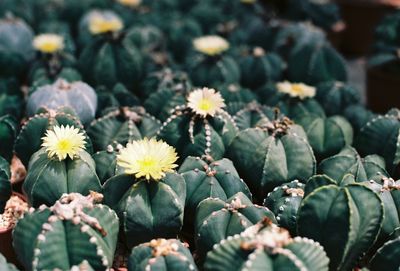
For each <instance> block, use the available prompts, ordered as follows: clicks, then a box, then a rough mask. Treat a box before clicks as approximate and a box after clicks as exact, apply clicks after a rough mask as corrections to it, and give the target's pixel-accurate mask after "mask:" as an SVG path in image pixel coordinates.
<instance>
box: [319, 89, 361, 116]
mask: <svg viewBox="0 0 400 271" xmlns="http://www.w3.org/2000/svg"><path fill="white" fill-rule="evenodd" d="M315 98H316V99H317V101H318V102H319V103H320V104H321V106H322V107H323V108H324V110H325V113H326V114H327V115H328V116H332V115H339V114H343V112H344V111H345V109H346V108H347V107H349V106H350V105H354V104H358V103H360V94H359V92H358V91H357V89H355V88H353V87H352V86H350V85H348V84H346V83H342V82H335V81H328V82H324V83H321V84H318V86H317V94H316V97H315Z"/></svg>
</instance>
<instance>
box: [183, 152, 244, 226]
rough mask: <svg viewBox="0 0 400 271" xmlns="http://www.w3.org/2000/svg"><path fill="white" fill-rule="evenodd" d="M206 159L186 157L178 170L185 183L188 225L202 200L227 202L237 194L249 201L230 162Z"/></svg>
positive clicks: (242, 183) (241, 182)
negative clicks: (243, 195) (216, 199)
mask: <svg viewBox="0 0 400 271" xmlns="http://www.w3.org/2000/svg"><path fill="white" fill-rule="evenodd" d="M208 158H209V159H207V158H205V159H201V158H200V157H188V158H186V159H185V161H184V162H183V164H182V165H181V167H180V168H179V173H180V174H182V176H183V178H184V179H185V182H186V203H185V212H186V215H185V219H186V220H187V221H188V223H189V224H192V223H193V222H194V221H193V220H194V217H195V212H196V208H197V206H198V205H199V203H200V202H201V201H202V200H204V199H207V198H219V199H221V200H227V199H228V198H230V197H232V196H233V195H235V194H236V193H238V192H242V193H244V194H245V195H246V196H247V197H248V198H250V199H251V193H250V191H249V189H248V187H247V185H246V184H245V183H244V182H243V180H242V179H241V178H240V177H239V175H238V173H237V171H236V169H235V167H234V166H233V164H232V162H231V161H230V160H228V159H226V158H224V159H222V160H218V161H212V159H211V158H210V157H208Z"/></svg>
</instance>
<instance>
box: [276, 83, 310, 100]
mask: <svg viewBox="0 0 400 271" xmlns="http://www.w3.org/2000/svg"><path fill="white" fill-rule="evenodd" d="M276 87H277V89H278V91H280V92H283V93H286V94H288V95H289V96H291V97H297V98H300V99H302V100H303V99H305V98H312V97H314V96H315V92H316V90H315V87H312V86H308V85H306V84H303V83H290V82H288V81H284V82H280V83H277V84H276Z"/></svg>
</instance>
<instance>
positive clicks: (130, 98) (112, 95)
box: [96, 84, 140, 116]
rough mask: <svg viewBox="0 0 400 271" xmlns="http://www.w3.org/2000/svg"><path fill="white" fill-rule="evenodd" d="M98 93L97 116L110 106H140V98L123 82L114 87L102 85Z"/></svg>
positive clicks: (97, 90) (97, 89) (98, 88)
mask: <svg viewBox="0 0 400 271" xmlns="http://www.w3.org/2000/svg"><path fill="white" fill-rule="evenodd" d="M96 93H97V116H98V115H99V113H100V114H103V111H104V110H107V108H109V107H123V106H128V107H132V106H138V105H140V101H139V98H138V97H136V96H135V95H134V94H133V93H132V92H129V91H128V90H127V89H126V87H125V86H124V85H123V84H116V85H115V86H114V87H113V88H107V87H104V86H100V87H97V88H96Z"/></svg>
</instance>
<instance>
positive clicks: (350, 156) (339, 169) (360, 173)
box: [318, 146, 389, 182]
mask: <svg viewBox="0 0 400 271" xmlns="http://www.w3.org/2000/svg"><path fill="white" fill-rule="evenodd" d="M318 172H319V173H320V174H324V175H327V176H329V177H330V178H332V179H334V180H342V179H343V178H344V176H345V175H346V174H352V175H353V176H354V178H355V180H356V181H357V182H365V181H369V180H380V179H381V178H382V176H387V177H388V176H389V174H388V173H387V172H386V169H385V160H383V158H382V157H380V156H379V155H368V156H365V157H364V158H362V157H361V156H360V155H359V154H358V152H357V151H356V150H355V149H354V148H353V147H350V146H347V147H345V148H343V149H342V150H341V151H340V152H339V153H338V154H336V155H334V156H332V157H328V158H326V159H324V160H322V161H321V163H320V164H319V166H318Z"/></svg>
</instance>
